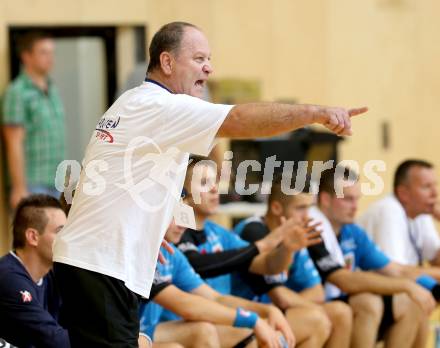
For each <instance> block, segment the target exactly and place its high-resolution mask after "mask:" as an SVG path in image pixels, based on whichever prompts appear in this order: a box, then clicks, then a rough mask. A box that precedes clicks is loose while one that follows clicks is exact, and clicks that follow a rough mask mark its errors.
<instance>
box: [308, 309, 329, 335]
mask: <svg viewBox="0 0 440 348" xmlns="http://www.w3.org/2000/svg"><path fill="white" fill-rule="evenodd" d="M307 317H308V320H307V321H308V322H309V323H310V327H311V328H313V330H312V331H311V332H312V334H313V336H317V337H319V338H320V339H321V340H322V341H325V340H326V339H327V338H328V337H329V336H330V333H331V331H332V323H331V321H330V319H329V317H328V316H327V314H326V313H325V311H324V309H323V308H322V307H319V306H316V307H310V308H308V309H307Z"/></svg>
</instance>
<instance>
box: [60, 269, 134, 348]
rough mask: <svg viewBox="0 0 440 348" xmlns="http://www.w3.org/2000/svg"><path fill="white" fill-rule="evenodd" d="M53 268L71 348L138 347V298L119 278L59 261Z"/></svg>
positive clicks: (62, 319)
mask: <svg viewBox="0 0 440 348" xmlns="http://www.w3.org/2000/svg"><path fill="white" fill-rule="evenodd" d="M54 271H55V277H56V280H57V283H58V286H59V288H60V293H61V299H62V301H63V304H62V307H61V312H60V324H61V325H62V326H63V327H64V328H66V329H67V330H68V332H69V337H70V342H71V346H72V348H104V347H112V348H132V347H133V348H134V347H136V348H137V347H138V336H139V315H138V307H139V301H138V298H137V296H136V295H135V294H134V293H133V292H132V291H130V290H129V289H128V288H127V287H126V286H125V284H124V283H123V282H122V281H120V280H118V279H115V278H112V277H109V276H106V275H103V274H100V273H96V272H91V271H87V270H84V269H81V268H77V267H73V266H70V265H66V264H62V263H55V264H54Z"/></svg>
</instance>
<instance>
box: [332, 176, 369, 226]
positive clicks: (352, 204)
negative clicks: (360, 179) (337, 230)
mask: <svg viewBox="0 0 440 348" xmlns="http://www.w3.org/2000/svg"><path fill="white" fill-rule="evenodd" d="M360 198H361V187H360V184H359V183H354V184H353V185H352V186H348V187H344V188H343V197H341V198H338V197H337V196H336V195H330V197H329V204H328V207H327V211H328V215H329V216H328V218H329V219H330V220H332V221H335V222H337V223H339V224H351V223H353V221H354V218H355V216H356V212H357V208H358V202H359V199H360Z"/></svg>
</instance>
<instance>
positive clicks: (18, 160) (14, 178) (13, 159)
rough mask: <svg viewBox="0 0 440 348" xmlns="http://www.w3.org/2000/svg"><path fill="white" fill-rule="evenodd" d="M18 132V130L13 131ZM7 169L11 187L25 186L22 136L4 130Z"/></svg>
mask: <svg viewBox="0 0 440 348" xmlns="http://www.w3.org/2000/svg"><path fill="white" fill-rule="evenodd" d="M14 133H18V132H14ZM4 135H5V145H6V156H7V161H8V171H9V175H10V178H11V183H12V186H13V187H16V188H17V187H21V188H26V176H25V158H24V148H23V136H22V135H21V132H20V133H18V134H17V135H18V136H17V137H15V134H13V133H11V132H8V131H7V130H4Z"/></svg>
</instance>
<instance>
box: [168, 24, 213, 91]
mask: <svg viewBox="0 0 440 348" xmlns="http://www.w3.org/2000/svg"><path fill="white" fill-rule="evenodd" d="M173 57H174V61H175V62H174V64H173V67H172V73H171V74H172V75H171V79H172V81H173V89H174V92H176V93H179V94H188V95H191V96H193V97H198V98H202V97H203V95H204V89H205V88H206V81H207V80H208V76H209V75H210V74H211V73H212V67H211V63H210V59H211V50H210V48H209V44H208V40H207V39H206V37H205V35H204V34H203V33H202V32H201V31H199V30H198V29H195V28H191V27H187V28H185V30H184V34H183V38H182V42H181V45H180V49H179V51H178V52H177V54H176V55H173Z"/></svg>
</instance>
